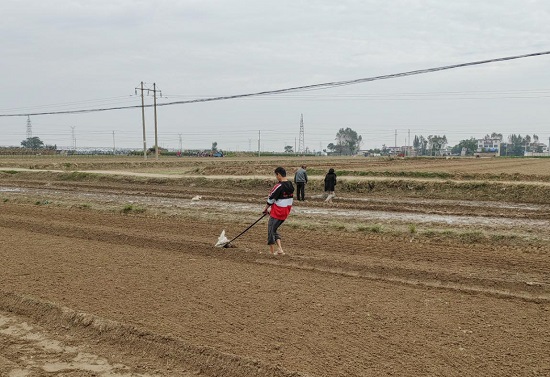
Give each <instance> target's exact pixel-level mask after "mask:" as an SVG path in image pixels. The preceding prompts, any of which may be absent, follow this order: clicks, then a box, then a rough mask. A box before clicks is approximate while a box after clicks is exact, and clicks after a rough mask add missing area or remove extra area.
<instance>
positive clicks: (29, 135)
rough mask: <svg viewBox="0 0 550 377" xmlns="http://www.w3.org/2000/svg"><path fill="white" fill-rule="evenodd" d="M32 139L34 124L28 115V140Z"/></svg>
mask: <svg viewBox="0 0 550 377" xmlns="http://www.w3.org/2000/svg"><path fill="white" fill-rule="evenodd" d="M30 138H32V123H31V117H30V116H29V115H27V140H28V139H30Z"/></svg>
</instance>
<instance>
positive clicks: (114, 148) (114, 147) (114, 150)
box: [113, 131, 116, 156]
mask: <svg viewBox="0 0 550 377" xmlns="http://www.w3.org/2000/svg"><path fill="white" fill-rule="evenodd" d="M115 154H116V145H115V131H113V156H114V155H115Z"/></svg>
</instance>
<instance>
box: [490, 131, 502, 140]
mask: <svg viewBox="0 0 550 377" xmlns="http://www.w3.org/2000/svg"><path fill="white" fill-rule="evenodd" d="M491 139H499V140H500V141H502V134H499V133H496V132H493V133H492V134H491Z"/></svg>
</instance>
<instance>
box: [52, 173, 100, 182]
mask: <svg viewBox="0 0 550 377" xmlns="http://www.w3.org/2000/svg"><path fill="white" fill-rule="evenodd" d="M92 176H93V174H90V173H85V172H82V171H73V172H71V173H64V174H60V176H59V179H60V180H62V181H85V180H87V179H89V178H90V177H92Z"/></svg>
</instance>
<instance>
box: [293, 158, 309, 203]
mask: <svg viewBox="0 0 550 377" xmlns="http://www.w3.org/2000/svg"><path fill="white" fill-rule="evenodd" d="M294 183H296V191H297V192H298V200H302V201H304V200H306V184H307V172H306V166H305V165H302V167H301V168H300V169H298V171H297V172H296V174H294Z"/></svg>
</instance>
